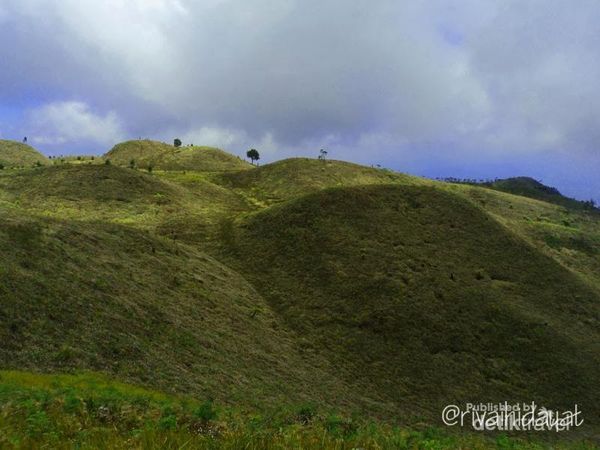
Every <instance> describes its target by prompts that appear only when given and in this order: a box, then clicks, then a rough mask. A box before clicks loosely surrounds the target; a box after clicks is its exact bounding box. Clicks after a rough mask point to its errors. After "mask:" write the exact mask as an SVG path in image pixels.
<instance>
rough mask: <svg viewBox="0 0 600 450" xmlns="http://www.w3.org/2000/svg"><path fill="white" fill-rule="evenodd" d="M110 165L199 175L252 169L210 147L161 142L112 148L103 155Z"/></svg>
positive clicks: (229, 155)
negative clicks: (178, 145)
mask: <svg viewBox="0 0 600 450" xmlns="http://www.w3.org/2000/svg"><path fill="white" fill-rule="evenodd" d="M104 158H105V159H108V160H110V161H111V162H112V163H114V164H117V165H121V166H129V165H130V164H131V161H132V160H133V161H134V164H135V166H136V167H139V168H142V169H146V168H148V167H149V166H152V167H153V168H155V169H159V170H196V171H202V172H225V171H231V170H244V169H250V168H252V165H251V164H250V163H248V162H246V161H244V160H241V159H239V158H238V157H236V156H234V155H231V154H229V153H226V152H224V151H223V150H221V149H218V148H214V147H198V146H193V147H190V146H187V147H174V146H172V145H168V144H165V143H163V142H157V141H150V140H139V141H128V142H123V143H121V144H117V145H115V146H114V147H113V148H112V149H111V150H110V151H109V152H108V153H106V154H105V155H104Z"/></svg>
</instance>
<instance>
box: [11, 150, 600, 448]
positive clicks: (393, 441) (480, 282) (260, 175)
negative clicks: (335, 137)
mask: <svg viewBox="0 0 600 450" xmlns="http://www.w3.org/2000/svg"><path fill="white" fill-rule="evenodd" d="M132 159H133V160H134V164H130V162H131V160H132ZM107 160H109V161H110V163H109V164H107V163H106V161H107ZM54 163H55V164H54V165H52V166H49V167H45V166H43V167H31V166H27V168H23V169H18V170H2V171H0V217H1V220H0V318H1V320H0V342H2V345H0V367H1V368H4V369H10V370H13V371H25V372H3V373H2V377H0V386H2V391H1V392H2V395H3V396H4V397H3V399H4V400H3V402H2V404H1V406H0V408H3V410H2V411H4V412H0V418H1V419H0V420H1V422H0V430H4V431H5V433H0V435H3V436H10V438H9V439H8V440H7V438H5V441H4V442H2V441H0V447H2V445H9V443H10V445H13V446H16V447H18V446H21V447H20V448H36V446H38V447H40V448H41V447H42V446H43V445H55V444H56V443H57V442H59V441H61V442H62V439H63V438H64V437H65V436H67V437H68V441H69V442H70V443H72V444H74V443H78V444H80V447H79V448H97V447H94V445H98V443H99V442H103V443H105V444H106V445H105V447H104V448H122V447H123V446H131V447H132V448H136V447H138V448H159V447H158V445H159V443H161V444H160V445H163V446H171V447H170V448H180V447H182V446H184V445H187V446H189V447H191V448H214V447H215V446H217V445H219V446H224V447H226V448H227V446H229V448H239V446H240V445H241V446H246V448H544V446H547V445H559V446H564V447H568V448H592V443H593V442H596V441H597V440H598V437H599V436H600V431H599V430H600V428H599V427H600V420H599V417H600V410H599V407H598V405H599V404H600V398H599V395H598V389H597V384H598V383H597V382H598V379H600V371H599V367H600V344H599V343H600V262H599V261H600V260H599V258H598V254H599V252H600V220H599V217H600V214H599V213H598V211H596V210H589V209H585V208H581V207H579V206H578V205H579V204H578V203H574V204H571V203H569V202H568V201H562V200H561V201H559V202H556V201H555V202H545V201H542V200H540V199H539V198H531V196H523V195H515V193H514V192H501V191H500V190H498V189H490V188H489V187H481V186H471V185H463V184H451V183H442V182H435V181H432V180H427V179H424V178H419V177H413V176H409V175H404V174H399V173H394V172H391V171H387V170H381V169H375V168H369V167H363V166H359V165H355V164H351V163H346V162H341V161H317V160H310V159H302V158H297V159H291V160H284V161H279V162H276V163H273V164H268V165H263V166H261V167H252V166H251V165H249V164H248V163H246V162H244V161H242V160H240V159H238V158H237V157H235V156H232V155H228V154H226V153H224V152H222V151H221V150H218V149H207V148H199V147H183V148H181V149H174V148H173V147H172V146H168V145H166V144H161V143H154V142H148V141H132V142H129V143H124V144H121V145H118V146H116V147H115V148H114V149H113V150H111V152H109V153H108V154H107V155H105V157H104V158H94V159H93V160H92V159H91V157H80V158H79V159H78V158H76V157H75V158H65V160H64V161H57V160H54ZM149 166H151V170H148V167H149ZM542 192H546V190H543V189H542ZM552 195H555V194H552ZM81 371H91V372H88V373H87V374H85V375H65V376H64V377H62V375H59V374H61V373H76V374H81ZM37 372H42V373H51V374H55V375H48V376H45V375H34V373H37ZM106 376H110V377H114V379H115V380H120V381H121V382H127V383H130V384H132V385H139V386H145V387H146V388H147V389H150V390H151V391H146V390H141V391H137V390H138V389H141V388H134V387H132V386H129V385H120V384H118V382H117V381H110V383H113V384H114V386H117V387H114V386H113V387H111V388H110V389H109V390H110V391H111V392H112V390H113V388H114V389H116V390H117V391H118V392H119V393H118V395H117V396H118V397H119V400H118V409H119V411H123V410H124V411H130V410H131V411H132V412H131V414H132V416H129V415H128V414H129V412H127V413H124V415H119V417H118V418H113V419H114V420H115V422H114V423H113V422H110V423H103V422H102V420H104V419H103V418H102V417H96V416H95V415H94V414H95V413H92V412H90V411H88V409H89V408H88V407H87V406H85V405H84V403H85V402H83V403H81V402H79V403H77V402H75V403H76V404H78V405H79V406H78V408H79V409H77V408H75V409H74V410H73V411H74V412H67V411H66V410H64V409H61V408H63V406H62V405H64V404H66V403H68V402H70V401H71V400H68V399H67V397H68V392H67V391H69V392H70V391H73V392H75V394H73V395H75V397H77V398H79V399H80V400H81V398H85V397H86V396H88V395H92V396H94V395H100V396H103V395H105V394H106V392H105V388H106V386H105V384H106V383H108V381H107V380H108V379H107V378H104V377H106ZM19 380H21V381H19ZM86 380H87V381H86ZM90 380H91V381H90ZM111 380H113V378H111ZM92 381H93V382H92ZM86 383H87V384H86ZM55 385H56V386H55ZM92 385H94V386H96V387H93V388H92V387H90V386H92ZM96 388H98V389H99V392H98V389H97V390H96V391H94V392H93V393H91V394H90V392H91V391H90V390H89V389H92V391H93V390H94V389H96ZM106 389H108V388H106ZM80 390H81V392H80ZM154 391H160V392H163V393H164V394H158V393H155V392H154ZM131 392H141V394H140V395H141V396H142V397H144V398H146V400H145V402H146V403H143V402H142V403H143V404H144V405H146V406H145V407H144V408H146V409H144V408H142V407H138V406H135V405H134V406H132V404H135V401H134V400H133V399H132V394H131ZM136 395H137V394H135V395H133V397H135V396H136ZM155 396H158V397H155ZM161 396H162V397H161ZM44 398H47V399H48V401H47V402H46V400H43V399H44ZM192 398H196V399H199V400H198V402H199V403H194V401H193V400H191V399H192ZM40 399H42V400H43V401H42V400H40ZM161 399H162V400H161ZM208 399H212V400H213V401H214V404H215V405H217V406H216V407H217V409H218V410H219V419H218V420H217V421H216V422H218V426H217V425H215V426H217V428H218V429H219V430H227V431H226V432H223V433H221V434H220V437H219V438H218V439H217V440H216V441H215V440H214V439H213V438H212V437H210V436H207V435H206V433H200V434H199V435H198V434H197V433H194V432H190V430H189V426H190V424H192V423H193V420H194V419H193V417H194V416H193V414H194V408H199V407H200V406H202V405H203V404H204V403H205V402H206V401H207V400H208ZM473 401H481V402H503V401H521V402H531V401H536V402H537V403H539V404H543V405H545V406H547V407H551V408H556V409H561V410H564V409H570V408H572V407H573V405H574V404H575V403H577V404H579V405H580V406H581V409H582V410H583V412H584V416H585V424H584V426H583V427H581V429H578V430H575V432H571V433H568V434H566V435H564V436H562V435H561V436H546V435H539V436H538V435H527V436H525V435H521V436H519V435H517V436H514V437H513V438H524V437H526V438H527V439H533V442H529V441H528V442H525V441H518V440H517V441H515V440H513V438H507V437H505V436H502V435H492V436H487V435H485V436H484V435H472V434H464V435H449V434H445V433H446V432H445V431H443V430H441V429H440V427H441V426H442V424H441V421H440V413H441V410H442V408H443V406H444V405H446V404H449V403H454V404H455V403H461V402H462V403H465V402H473ZM28 402H30V403H28ZM162 402H166V404H168V405H170V406H168V408H171V409H173V410H177V411H179V412H177V413H176V414H173V415H172V416H173V417H174V418H169V417H171V416H170V415H168V414H167V415H164V416H163V409H164V408H165V407H164V405H163V403H162ZM188 403H189V404H190V405H191V406H189V408H188V406H185V405H187V404H188ZM24 404H31V405H33V406H31V409H27V408H28V407H25V406H23V405H24ZM85 404H86V405H87V403H85ZM92 404H93V405H94V406H93V408H96V410H97V408H99V407H100V406H98V403H93V402H92ZM307 405H308V406H307ZM303 408H304V409H306V410H305V411H304V412H305V413H306V414H309V415H310V416H311V417H314V418H315V420H312V419H311V420H310V421H308V422H307V421H306V420H304V419H302V418H301V419H293V417H297V416H298V417H304V416H303V414H301V413H300V411H301V410H302V409H303ZM109 409H110V408H109ZM171 409H169V411H170V410H171ZM96 410H94V411H96ZM85 411H87V412H85ZM307 411H308V412H307ZM38 413H39V414H38ZM29 415H32V417H34V418H32V419H31V421H33V422H35V421H36V420H37V419H35V417H38V416H39V417H41V419H40V420H41V423H42V425H40V426H42V429H44V430H45V431H43V432H42V433H41V434H39V433H38V434H35V432H34V433H33V434H31V433H30V431H31V430H32V429H33V430H35V429H36V428H35V427H36V426H37V425H35V426H33V425H32V427H33V428H31V429H30V428H29V425H28V423H29V422H28V420H29V419H28V417H29ZM134 416H135V417H136V418H137V419H136V418H134ZM13 417H14V420H13ZM44 417H45V418H44ZM255 417H260V419H257V420H258V422H257V423H258V424H259V425H257V426H256V427H255V425H256V423H255ZM267 418H268V419H267ZM350 418H351V419H352V421H350V422H349V420H350ZM113 419H111V420H113ZM163 419H164V423H163V422H161V420H163ZM173 421H175V422H176V424H177V425H176V426H172V425H173ZM167 422H168V423H170V424H171V425H169V426H168V427H167V428H164V429H163V428H161V427H163V425H165V424H166V423H167ZM161 423H163V425H161ZM145 424H149V425H148V427H146V425H145ZM165 426H166V425H165ZM43 427H48V428H47V429H46V428H43ZM340 430H346V431H343V432H341V431H340ZM446 431H450V430H446ZM340 433H342V434H340ZM53 436H54V437H53ZM556 438H560V440H559V441H558V443H557V441H556ZM52 439H54V441H52ZM548 439H550V441H548ZM578 439H588V442H589V443H588V444H584V443H581V442H580V441H577V440H578ZM573 440H575V441H576V442H575V441H573ZM543 442H546V443H543ZM548 442H552V444H548ZM578 442H579V443H578ZM186 443H187V444H186ZM28 446H29V447H28ZM211 446H212V447H211ZM236 446H237V447H236ZM163 448H164V447H163ZM167 448H169V447H167ZM184 448H185V447H184Z"/></svg>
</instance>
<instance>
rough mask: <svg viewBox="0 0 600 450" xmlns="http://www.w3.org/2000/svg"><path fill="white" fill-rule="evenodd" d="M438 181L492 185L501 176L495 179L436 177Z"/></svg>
mask: <svg viewBox="0 0 600 450" xmlns="http://www.w3.org/2000/svg"><path fill="white" fill-rule="evenodd" d="M436 180H438V181H445V182H446V183H455V184H471V185H491V184H494V183H496V182H498V181H500V178H494V179H479V180H478V179H476V178H456V177H446V178H439V177H438V178H436Z"/></svg>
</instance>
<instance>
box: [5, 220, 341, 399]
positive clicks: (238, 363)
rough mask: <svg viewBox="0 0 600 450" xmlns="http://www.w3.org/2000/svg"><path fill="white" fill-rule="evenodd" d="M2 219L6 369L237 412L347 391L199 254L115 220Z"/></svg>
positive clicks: (245, 288)
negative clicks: (102, 379) (124, 383)
mask: <svg viewBox="0 0 600 450" xmlns="http://www.w3.org/2000/svg"><path fill="white" fill-rule="evenodd" d="M2 217H3V220H2V222H1V223H0V254H1V255H2V264H1V265H0V279H1V280H2V282H1V283H0V298H1V299H2V301H1V303H0V314H1V317H2V322H1V323H0V342H2V343H3V344H2V346H0V366H1V367H3V368H11V369H31V370H42V371H57V370H71V369H74V368H79V369H91V370H98V371H104V372H108V373H112V374H115V375H118V376H120V377H121V378H123V379H128V380H133V381H136V382H139V383H144V384H147V385H151V386H154V387H156V388H160V389H163V390H165V391H177V392H187V393H190V394H192V393H194V394H202V395H204V396H206V397H207V398H208V397H209V396H210V397H213V398H216V399H219V400H220V401H222V402H238V401H239V402H240V403H241V404H243V405H252V404H254V402H255V401H257V402H260V403H262V404H269V403H274V402H275V401H276V400H277V401H280V402H284V401H285V402H288V401H289V402H293V401H296V402H298V403H300V402H301V401H303V400H307V399H311V398H319V397H321V394H320V392H322V391H324V390H325V389H326V387H327V386H328V385H329V384H332V385H333V389H334V390H335V392H337V393H338V394H340V396H341V397H343V396H344V395H348V393H347V392H345V391H344V386H343V384H338V383H334V382H333V381H327V380H326V379H324V377H322V376H320V375H319V373H320V370H319V369H315V368H314V367H311V368H310V371H308V366H307V365H306V364H305V363H304V361H303V360H302V358H301V357H300V356H299V353H298V351H297V346H296V343H295V342H294V340H293V338H292V336H291V335H290V333H289V332H287V331H286V330H285V329H284V328H283V327H282V326H281V325H280V320H279V318H278V317H277V316H276V315H275V314H274V313H273V312H272V311H271V310H270V308H269V307H268V306H267V305H266V303H265V302H264V300H263V299H262V297H261V296H260V295H258V294H257V293H256V291H255V290H254V289H253V288H252V286H251V285H249V284H248V283H247V282H246V281H245V280H244V279H243V278H242V277H240V276H239V275H238V274H236V273H235V272H233V271H232V270H231V269H229V268H228V267H226V266H224V265H223V264H221V263H219V262H218V261H216V260H215V259H213V258H211V257H210V256H208V255H206V254H204V253H202V252H200V251H199V250H197V249H193V248H190V247H187V246H184V245H181V244H177V243H175V242H173V241H171V240H168V239H164V238H159V237H157V236H154V235H151V234H148V233H147V232H142V231H137V230H133V229H131V228H128V227H124V226H120V225H111V224H104V223H100V222H94V223H81V222H68V221H55V220H41V219H37V218H33V217H30V216H27V215H25V214H22V213H19V214H17V213H15V212H14V211H7V210H2ZM282 380H285V381H286V382H285V383H282ZM317 381H318V382H317ZM312 382H315V384H312ZM330 388H331V386H330ZM323 395H324V394H323ZM323 402H324V403H325V404H328V403H329V404H331V403H333V401H332V400H329V401H328V400H327V398H326V397H324V399H323Z"/></svg>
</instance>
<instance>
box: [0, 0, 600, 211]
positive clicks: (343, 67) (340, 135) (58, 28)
mask: <svg viewBox="0 0 600 450" xmlns="http://www.w3.org/2000/svg"><path fill="white" fill-rule="evenodd" d="M599 23H600V2H598V1H597V0H456V1H450V0H410V1H408V0H407V1H400V0H352V1H349V0H237V1H233V0H0V137H1V138H5V139H19V140H20V139H21V138H22V137H23V136H25V135H27V136H28V137H29V140H30V143H32V144H33V145H34V146H36V147H37V148H38V149H40V150H42V151H43V152H45V153H47V154H50V155H52V154H54V155H57V154H67V153H80V154H81V153H88V154H89V153H103V152H104V151H106V150H108V149H110V147H112V145H114V144H115V143H116V142H118V141H122V140H126V139H137V138H138V137H144V138H154V139H160V140H165V141H169V142H171V141H172V139H173V138H174V137H180V138H181V139H182V140H183V141H184V142H185V143H194V144H205V145H217V146H220V147H222V148H225V149H227V150H229V151H231V152H233V153H236V154H239V155H241V154H243V153H245V151H246V150H247V149H248V148H250V147H256V148H257V149H259V151H260V152H261V155H262V157H263V160H266V161H272V160H275V159H280V158H284V157H289V156H300V155H302V156H316V155H317V154H318V150H319V149H320V148H326V149H327V150H329V153H330V156H331V157H333V158H336V159H346V160H352V161H357V162H361V163H365V164H381V165H383V166H385V167H389V168H393V169H395V170H400V171H405V172H409V173H414V174H417V175H426V176H430V177H437V176H459V177H470V178H487V177H505V176H512V175H530V176H533V177H535V178H537V179H541V180H542V181H543V182H545V183H547V184H551V185H555V186H557V187H558V188H559V189H560V190H561V191H563V192H564V193H566V194H569V195H573V196H576V197H578V198H582V199H588V198H592V197H594V198H596V199H598V200H600V176H598V174H599V171H600V151H599V147H600V27H599V26H598V24H599Z"/></svg>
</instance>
